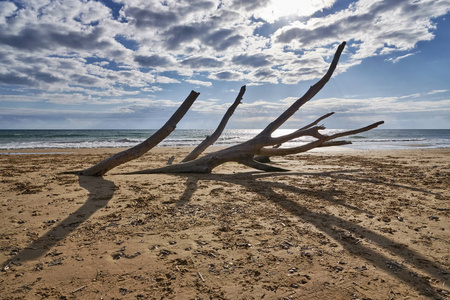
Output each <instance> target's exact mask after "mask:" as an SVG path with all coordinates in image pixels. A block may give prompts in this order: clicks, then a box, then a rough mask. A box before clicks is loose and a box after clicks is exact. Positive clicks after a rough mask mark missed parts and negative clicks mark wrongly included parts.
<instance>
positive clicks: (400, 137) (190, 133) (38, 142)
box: [0, 129, 450, 150]
mask: <svg viewBox="0 0 450 300" xmlns="http://www.w3.org/2000/svg"><path fill="white" fill-rule="evenodd" d="M340 131H344V130H342V129H327V130H324V131H322V132H323V133H325V134H333V133H336V132H340ZM154 132H156V130H0V149H2V150H20V149H50V148H52V149H75V148H123V147H125V148H128V147H132V146H134V145H136V144H138V143H140V142H142V141H143V140H145V139H146V138H148V137H149V136H150V135H152V134H153V133H154ZM212 132H213V130H204V129H177V130H175V131H174V132H172V134H171V135H170V136H169V137H167V138H166V139H165V140H164V141H162V142H161V143H160V144H159V145H158V146H161V147H190V146H197V145H198V144H199V143H200V142H201V141H203V139H204V138H205V137H206V136H208V135H210V134H211V133H212ZM259 132H260V130H257V129H226V130H224V132H223V134H222V136H221V137H220V138H219V140H218V141H216V143H215V144H214V145H215V146H231V145H236V144H238V143H241V142H244V141H246V140H248V139H250V138H252V137H253V136H255V135H256V134H258V133H259ZM289 132H292V130H289V129H280V130H277V131H276V132H275V133H274V135H282V134H286V133H289ZM342 139H343V140H348V141H351V142H352V145H346V146H342V147H345V148H350V149H367V150H371V149H374V150H375V149H411V148H450V129H421V130H417V129H374V130H371V131H368V132H363V133H360V134H357V135H353V136H348V137H346V138H342ZM312 140H314V139H313V138H310V137H302V138H299V139H296V140H293V141H291V142H289V143H287V144H284V145H283V146H284V147H292V146H298V145H301V144H304V143H307V142H309V141H312Z"/></svg>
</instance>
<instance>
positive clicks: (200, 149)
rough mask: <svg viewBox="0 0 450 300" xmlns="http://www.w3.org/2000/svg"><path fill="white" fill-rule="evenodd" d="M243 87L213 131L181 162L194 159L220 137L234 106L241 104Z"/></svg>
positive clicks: (234, 108)
mask: <svg viewBox="0 0 450 300" xmlns="http://www.w3.org/2000/svg"><path fill="white" fill-rule="evenodd" d="M245 89H246V87H245V85H244V86H243V87H241V90H240V91H239V94H238V96H237V97H236V100H234V103H233V105H231V106H230V108H228V110H227V112H226V113H225V115H224V116H223V118H222V121H220V124H219V126H217V129H216V130H215V131H214V133H213V134H211V135H210V136H208V137H207V138H206V139H205V140H204V141H203V142H201V143H200V144H199V145H198V146H197V147H195V149H194V150H192V152H191V153H189V154H188V155H187V156H186V157H185V158H184V159H183V160H182V161H181V162H187V161H190V160H194V159H196V158H197V157H198V156H199V155H200V154H202V153H203V151H205V150H206V148H208V147H209V146H211V145H212V144H214V142H215V141H217V139H218V138H219V137H220V135H221V134H222V132H223V130H224V129H225V126H226V125H227V123H228V120H229V119H230V117H231V116H232V115H233V113H234V111H235V110H236V108H237V107H238V105H239V104H241V100H242V97H243V96H244V93H245Z"/></svg>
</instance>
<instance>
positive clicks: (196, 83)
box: [186, 79, 212, 102]
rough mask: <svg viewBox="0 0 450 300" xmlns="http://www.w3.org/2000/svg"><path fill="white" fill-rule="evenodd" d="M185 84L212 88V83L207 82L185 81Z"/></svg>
mask: <svg viewBox="0 0 450 300" xmlns="http://www.w3.org/2000/svg"><path fill="white" fill-rule="evenodd" d="M186 82H189V83H192V84H195V85H202V86H212V82H209V81H201V80H193V79H187V80H186ZM197 102H198V101H197Z"/></svg>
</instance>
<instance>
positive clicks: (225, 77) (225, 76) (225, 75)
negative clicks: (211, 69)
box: [215, 71, 239, 80]
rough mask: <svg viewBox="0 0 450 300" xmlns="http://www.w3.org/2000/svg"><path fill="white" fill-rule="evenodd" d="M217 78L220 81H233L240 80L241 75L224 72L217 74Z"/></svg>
mask: <svg viewBox="0 0 450 300" xmlns="http://www.w3.org/2000/svg"><path fill="white" fill-rule="evenodd" d="M215 76H216V77H217V78H218V79H221V80H233V79H238V77H239V74H237V73H233V72H228V71H224V72H219V73H216V74H215Z"/></svg>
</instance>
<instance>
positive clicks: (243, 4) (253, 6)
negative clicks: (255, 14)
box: [231, 0, 270, 11]
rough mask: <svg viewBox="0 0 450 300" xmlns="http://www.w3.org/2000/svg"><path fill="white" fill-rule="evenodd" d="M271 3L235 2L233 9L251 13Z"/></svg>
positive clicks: (266, 0)
mask: <svg viewBox="0 0 450 300" xmlns="http://www.w3.org/2000/svg"><path fill="white" fill-rule="evenodd" d="M269 2H270V0H234V1H233V3H232V4H231V7H233V8H237V9H245V10H246V11H251V10H255V9H258V8H262V7H265V6H266V5H267V4H269Z"/></svg>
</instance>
